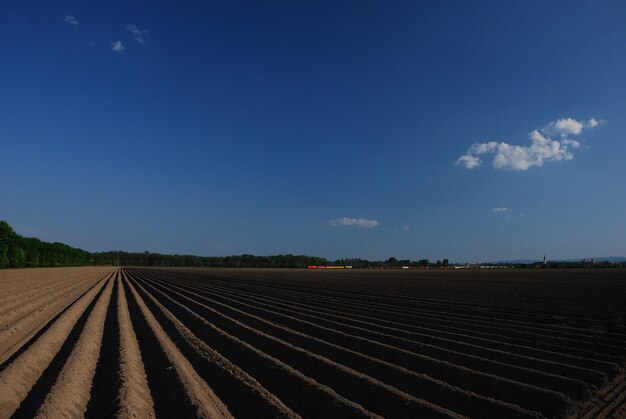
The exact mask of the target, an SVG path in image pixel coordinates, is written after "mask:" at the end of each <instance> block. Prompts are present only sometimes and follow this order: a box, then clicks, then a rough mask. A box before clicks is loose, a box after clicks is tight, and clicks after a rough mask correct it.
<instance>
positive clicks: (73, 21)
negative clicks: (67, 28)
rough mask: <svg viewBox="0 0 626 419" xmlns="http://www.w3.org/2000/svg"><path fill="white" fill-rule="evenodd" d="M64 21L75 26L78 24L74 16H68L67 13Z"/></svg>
mask: <svg viewBox="0 0 626 419" xmlns="http://www.w3.org/2000/svg"><path fill="white" fill-rule="evenodd" d="M64 20H65V22H67V23H69V24H70V25H72V26H77V25H78V21H77V20H76V18H75V17H74V16H70V15H67V16H65V19H64Z"/></svg>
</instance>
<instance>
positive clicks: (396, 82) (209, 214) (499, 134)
mask: <svg viewBox="0 0 626 419" xmlns="http://www.w3.org/2000/svg"><path fill="white" fill-rule="evenodd" d="M190 3H191V4H188V5H186V6H185V7H180V6H176V5H175V4H174V3H173V2H160V1H159V2H154V1H151V2H137V1H132V2H117V1H109V2H97V3H96V2H82V1H81V2H78V1H76V2H63V1H60V2H29V1H4V2H2V3H0V54H1V56H2V60H0V115H1V117H0V157H1V160H0V161H1V163H0V184H1V186H2V194H1V196H0V218H2V219H6V220H7V221H8V222H9V223H10V224H12V225H13V226H14V227H15V228H16V229H17V230H18V232H20V233H21V234H23V235H27V236H37V237H40V238H42V239H44V240H48V241H63V242H66V243H69V244H71V245H74V246H78V247H82V248H84V249H87V250H90V251H101V250H110V249H124V250H131V251H143V250H149V251H159V252H168V253H175V252H176V253H193V254H200V255H228V254H241V253H253V254H276V253H298V254H299V253H304V254H310V255H318V256H324V257H328V258H333V259H334V258H340V257H363V258H368V259H387V258H388V257H390V256H395V257H398V258H411V259H422V258H429V259H433V260H436V259H443V258H448V259H450V260H453V261H484V260H501V259H512V258H515V259H517V258H536V259H539V258H541V257H543V254H544V253H545V254H547V255H548V258H554V259H556V258H576V257H590V256H601V255H603V256H605V255H624V254H626V222H624V214H626V193H624V192H625V189H626V188H625V186H624V185H625V183H626V182H625V181H626V165H625V164H624V156H625V155H626V142H625V134H626V121H625V118H624V116H625V114H626V101H625V100H624V98H626V25H624V21H625V19H626V3H624V2H621V1H613V2H611V1H598V2H572V1H562V2H561V1H550V2H545V1H529V2H498V1H490V2H465V1H430V2H417V1H406V2H373V1H365V2H361V1H359V2H356V1H355V2H293V1H284V2H281V1H273V2H195V3H194V2H190ZM463 156H464V157H463Z"/></svg>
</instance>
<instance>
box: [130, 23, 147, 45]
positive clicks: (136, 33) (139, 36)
mask: <svg viewBox="0 0 626 419" xmlns="http://www.w3.org/2000/svg"><path fill="white" fill-rule="evenodd" d="M126 30H127V31H128V32H130V33H132V34H133V38H135V41H137V42H139V43H140V44H143V43H144V42H146V38H145V35H147V34H148V31H147V30H145V29H139V28H138V27H137V26H135V25H131V24H130V23H129V24H128V25H126Z"/></svg>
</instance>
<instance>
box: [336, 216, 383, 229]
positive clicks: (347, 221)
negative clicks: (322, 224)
mask: <svg viewBox="0 0 626 419" xmlns="http://www.w3.org/2000/svg"><path fill="white" fill-rule="evenodd" d="M329 224H330V225H331V226H333V227H341V226H348V227H362V228H372V227H376V226H378V221H376V220H368V219H366V218H348V217H342V218H337V219H336V220H331V221H329Z"/></svg>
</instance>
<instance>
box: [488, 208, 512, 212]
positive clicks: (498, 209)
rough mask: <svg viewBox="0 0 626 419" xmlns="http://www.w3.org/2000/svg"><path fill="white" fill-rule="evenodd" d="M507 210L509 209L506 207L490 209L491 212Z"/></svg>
mask: <svg viewBox="0 0 626 419" xmlns="http://www.w3.org/2000/svg"><path fill="white" fill-rule="evenodd" d="M508 210H509V209H508V208H507V207H496V208H492V209H491V211H493V212H507V211H508Z"/></svg>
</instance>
